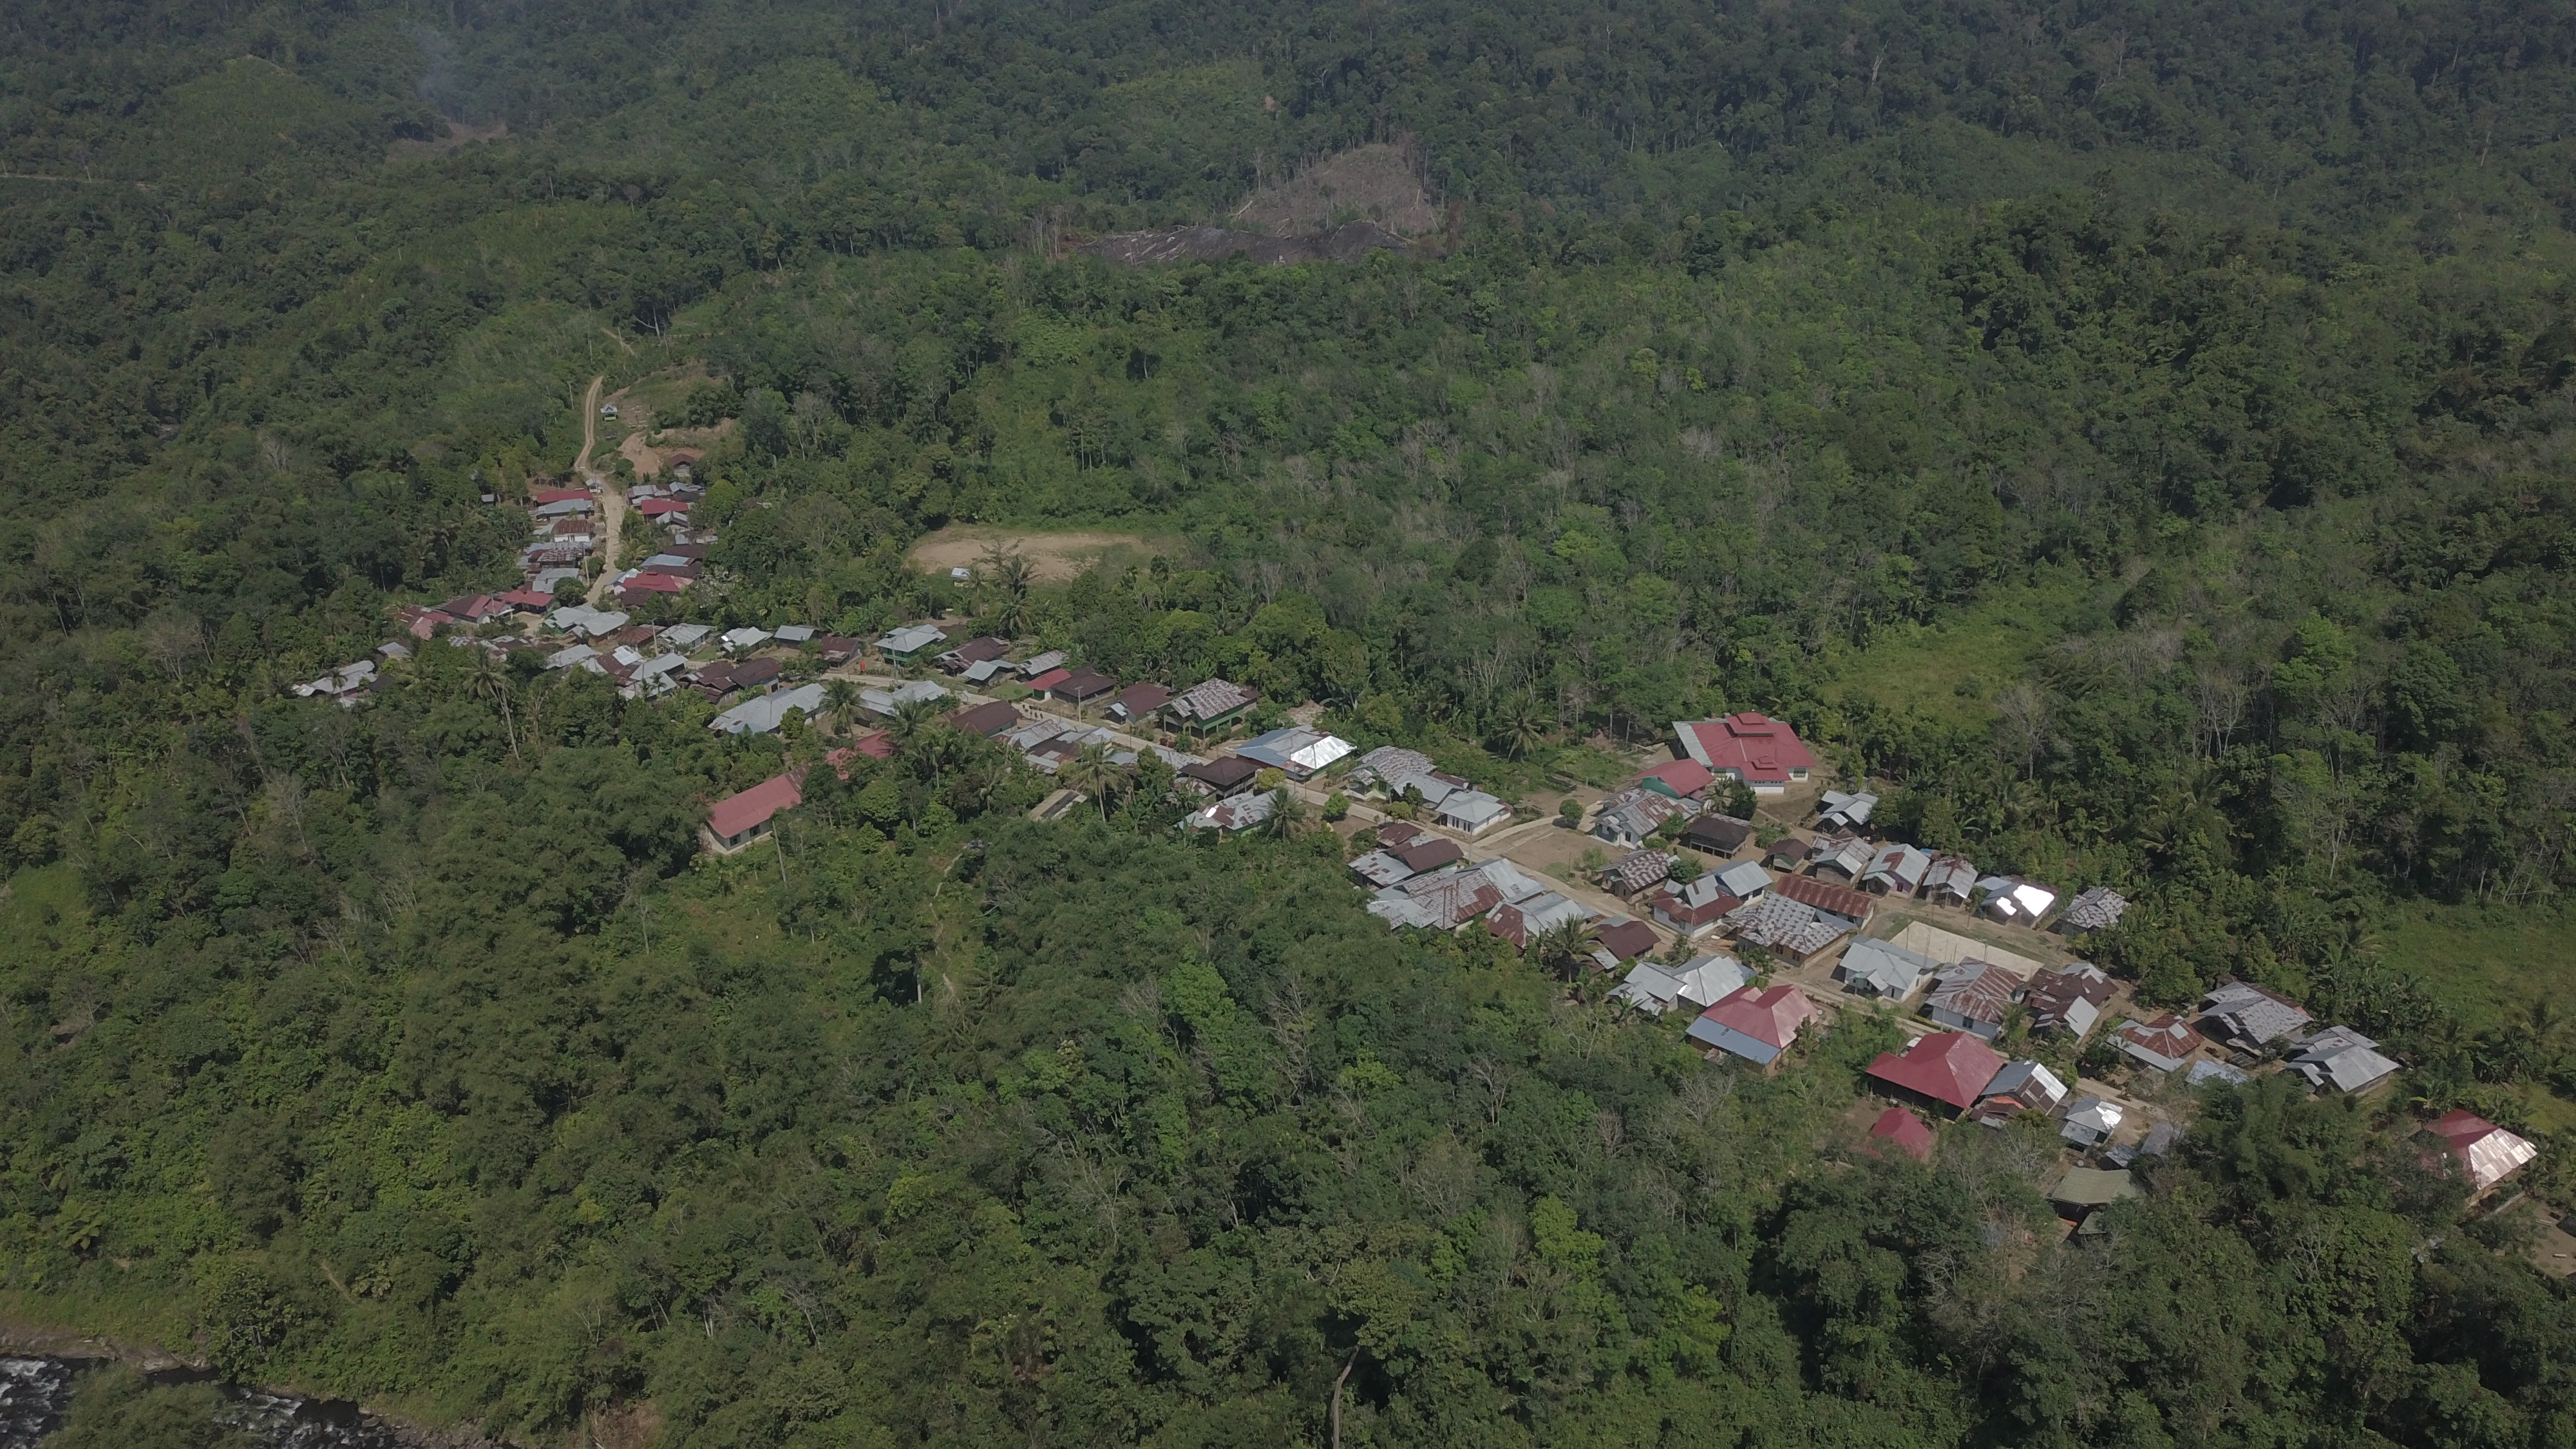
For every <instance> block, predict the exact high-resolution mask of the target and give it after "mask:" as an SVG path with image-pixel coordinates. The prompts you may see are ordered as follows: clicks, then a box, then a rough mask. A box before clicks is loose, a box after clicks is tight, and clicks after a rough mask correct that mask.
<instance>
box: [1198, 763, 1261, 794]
mask: <svg viewBox="0 0 2576 1449" xmlns="http://www.w3.org/2000/svg"><path fill="white" fill-rule="evenodd" d="M1260 773H1261V767H1260V766H1259V765H1256V764H1254V763H1253V762H1252V761H1250V760H1247V759H1245V758H1243V757H1242V756H1241V755H1219V756H1217V757H1216V758H1215V759H1213V760H1205V761H1202V762H1200V763H1198V764H1195V765H1184V766H1182V767H1181V771H1180V777H1181V780H1182V782H1183V784H1184V785H1185V786H1186V787H1187V788H1190V789H1194V790H1196V791H1198V792H1199V793H1200V794H1202V795H1214V796H1216V797H1217V798H1218V799H1220V800H1222V799H1224V798H1226V797H1227V796H1229V795H1235V794H1239V793H1241V792H1243V791H1245V790H1249V789H1251V788H1252V781H1253V778H1254V777H1255V776H1257V775H1259V774H1260Z"/></svg>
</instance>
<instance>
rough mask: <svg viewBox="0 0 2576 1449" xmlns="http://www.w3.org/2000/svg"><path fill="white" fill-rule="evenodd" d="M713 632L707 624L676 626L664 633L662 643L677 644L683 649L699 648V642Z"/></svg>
mask: <svg viewBox="0 0 2576 1449" xmlns="http://www.w3.org/2000/svg"><path fill="white" fill-rule="evenodd" d="M713 632H715V631H714V630H713V629H711V628H709V627H708V626H707V625H705V624H674V625H672V626H671V627H670V628H668V629H665V630H663V631H662V642H663V643H665V644H676V645H678V646H679V647H681V648H683V649H692V648H695V647H696V646H697V643H698V641H699V640H701V639H704V638H706V637H707V635H709V634H711V633H713Z"/></svg>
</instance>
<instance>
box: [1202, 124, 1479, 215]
mask: <svg viewBox="0 0 2576 1449" xmlns="http://www.w3.org/2000/svg"><path fill="white" fill-rule="evenodd" d="M1228 220H1229V221H1231V222H1232V223H1233V224H1234V225H1236V226H1242V227H1249V228H1251V229H1252V230H1254V231H1266V232H1269V233H1270V234H1271V235H1273V236H1288V235H1292V234H1294V233H1297V232H1309V231H1323V230H1325V229H1326V228H1328V227H1333V226H1338V225H1340V224H1342V223H1343V222H1350V221H1373V222H1376V223H1377V224H1378V225H1380V226H1382V227H1385V228H1386V229H1387V230H1389V231H1391V232H1394V233H1395V234H1396V235H1398V236H1421V235H1423V234H1424V233H1426V232H1429V231H1431V230H1433V229H1434V228H1436V227H1438V226H1439V225H1440V212H1439V209H1438V208H1437V207H1435V206H1433V205H1432V202H1431V195H1430V193H1429V192H1428V191H1427V190H1426V189H1424V187H1423V184H1422V170H1421V168H1420V167H1419V166H1418V165H1417V164H1416V163H1415V157H1414V156H1413V154H1412V153H1411V150H1410V148H1409V147H1402V146H1393V145H1388V144H1387V143H1385V142H1382V141H1380V142H1372V143H1371V144H1369V145H1366V146H1353V147H1352V148H1350V149H1349V150H1347V151H1342V152H1338V153H1336V154H1334V155H1332V156H1329V157H1327V158H1325V159H1324V160H1321V161H1318V162H1316V163H1314V164H1313V165H1310V166H1308V167H1306V168H1305V169H1304V170H1301V171H1299V172H1298V173H1297V174H1296V175H1294V176H1291V177H1289V178H1288V179H1287V180H1285V181H1274V182H1271V183H1270V184H1269V185H1267V186H1264V187H1262V188H1261V189H1260V190H1258V191H1255V192H1254V193H1252V195H1251V197H1250V198H1249V199H1247V200H1246V201H1245V202H1244V203H1243V205H1242V206H1240V207H1237V208H1236V209H1235V213H1234V215H1233V216H1232V217H1230V218H1228Z"/></svg>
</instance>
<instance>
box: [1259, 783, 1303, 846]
mask: <svg viewBox="0 0 2576 1449" xmlns="http://www.w3.org/2000/svg"><path fill="white" fill-rule="evenodd" d="M1314 825H1315V818H1314V817H1313V816H1312V815H1309V814H1307V813H1306V802H1305V801H1304V800H1303V799H1301V798H1300V797H1299V796H1298V794H1297V792H1296V791H1294V790H1291V789H1289V788H1288V786H1287V784H1286V782H1284V781H1283V782H1281V784H1280V786H1279V788H1278V789H1276V790H1273V791H1271V792H1270V818H1269V819H1267V820H1264V821H1262V822H1261V828H1262V830H1263V831H1265V832H1266V833H1268V834H1269V835H1270V836H1271V837H1272V838H1274V839H1278V840H1295V839H1297V838H1298V837H1300V836H1302V835H1305V834H1306V833H1307V832H1308V831H1310V830H1312V829H1313V828H1314Z"/></svg>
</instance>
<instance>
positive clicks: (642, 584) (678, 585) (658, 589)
mask: <svg viewBox="0 0 2576 1449" xmlns="http://www.w3.org/2000/svg"><path fill="white" fill-rule="evenodd" d="M688 586H689V581H688V580H687V579H685V578H683V577H681V576H680V575H678V574H668V573H660V572H655V571H651V570H647V571H646V572H644V573H640V574H637V575H635V576H634V577H632V578H630V579H628V580H627V581H626V582H624V583H622V584H619V585H618V586H617V591H618V592H619V593H621V594H676V593H679V592H680V591H682V590H684V589H686V588H687V587H688Z"/></svg>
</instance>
